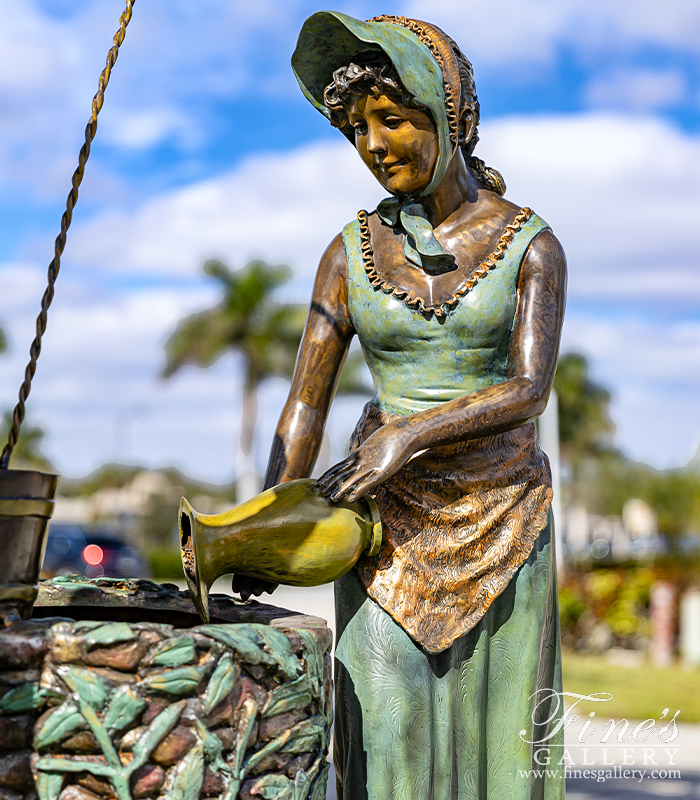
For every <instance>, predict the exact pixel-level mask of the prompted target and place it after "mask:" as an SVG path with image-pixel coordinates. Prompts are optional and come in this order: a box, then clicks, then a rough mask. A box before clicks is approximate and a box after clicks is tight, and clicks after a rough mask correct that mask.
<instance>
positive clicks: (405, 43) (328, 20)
mask: <svg viewBox="0 0 700 800" xmlns="http://www.w3.org/2000/svg"><path fill="white" fill-rule="evenodd" d="M369 50H381V51H384V53H386V55H387V56H388V57H389V59H390V60H391V62H392V64H393V65H394V67H395V69H396V71H397V72H398V74H399V77H400V78H401V82H402V84H403V86H404V88H405V89H406V91H407V92H409V93H410V94H411V95H412V96H413V97H414V98H415V100H416V102H417V103H418V104H419V105H420V106H422V107H424V108H425V109H427V110H428V111H429V112H430V114H431V116H432V118H433V122H434V124H435V127H436V130H437V138H438V158H437V162H436V165H435V169H434V171H433V175H432V178H431V180H430V182H429V184H428V186H427V187H426V188H425V189H424V190H423V191H422V192H421V193H420V195H418V196H412V197H391V198H389V199H387V200H383V201H382V202H381V203H380V204H379V205H378V206H377V213H378V214H379V216H380V218H381V219H382V220H383V221H384V222H385V223H387V224H389V225H391V226H393V227H398V228H400V229H402V230H403V231H404V233H405V234H406V237H405V243H404V252H405V254H406V258H407V259H408V260H409V261H411V262H412V263H414V264H417V265H418V266H421V267H423V268H424V269H426V270H427V271H432V270H435V271H438V272H441V271H444V270H445V269H449V268H451V266H452V264H453V263H454V257H453V256H452V255H451V254H449V253H447V252H446V251H445V250H444V249H443V248H442V246H441V245H440V243H439V242H438V241H437V239H436V237H435V231H434V230H433V227H432V225H431V224H430V222H429V221H428V219H427V214H426V212H425V210H424V208H423V206H422V201H421V198H422V197H424V196H426V195H429V194H431V193H432V192H434V191H435V189H436V188H437V187H438V186H439V185H440V183H441V181H442V179H443V178H444V177H445V173H446V171H447V167H448V165H449V163H450V160H451V159H452V156H453V155H454V152H455V150H456V149H457V147H458V138H459V108H460V99H461V91H462V88H461V81H460V75H459V64H458V62H457V58H456V56H455V53H454V51H453V49H452V46H451V44H450V42H449V40H448V38H447V36H446V35H445V34H444V33H443V31H441V30H440V28H438V27H436V26H435V25H431V24H430V23H427V22H421V21H419V20H414V19H407V18H406V17H395V16H380V17H374V18H373V19H371V20H369V21H367V22H363V21H361V20H357V19H354V18H353V17H349V16H347V15H346V14H341V13H339V12H335V11H318V12H316V13H315V14H312V15H311V16H310V17H309V18H308V19H307V20H306V22H305V23H304V25H303V26H302V29H301V32H300V34H299V39H298V41H297V46H296V49H295V50H294V54H293V55H292V69H293V70H294V74H295V76H296V79H297V81H298V82H299V86H300V87H301V90H302V92H303V93H304V96H305V97H306V99H307V100H309V102H310V103H311V104H312V105H313V106H314V107H315V108H316V109H318V111H320V112H321V113H322V114H323V115H324V116H326V117H330V113H329V111H328V109H327V108H326V106H325V105H324V98H323V93H324V90H325V88H326V86H327V85H328V84H329V83H331V82H332V81H333V72H334V71H335V70H336V69H338V68H340V67H342V66H343V65H345V64H349V63H350V61H351V60H352V59H353V58H354V57H355V56H357V55H359V54H360V53H365V52H367V51H369ZM343 133H344V134H345V135H346V136H347V137H348V139H350V141H351V142H353V143H354V139H353V132H352V130H344V131H343Z"/></svg>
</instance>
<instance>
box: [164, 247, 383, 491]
mask: <svg viewBox="0 0 700 800" xmlns="http://www.w3.org/2000/svg"><path fill="white" fill-rule="evenodd" d="M204 271H205V273H206V274H207V275H209V276H211V277H212V278H215V279H216V280H217V281H219V283H220V284H221V286H222V289H223V292H224V296H223V299H222V300H221V302H220V303H218V304H217V305H216V306H214V307H213V308H209V309H206V310H205V311H200V312H198V313H196V314H193V315H191V316H189V317H186V318H185V319H183V320H181V321H180V322H179V323H178V325H177V327H176V329H175V331H174V332H173V334H172V335H171V336H170V338H169V339H168V341H167V342H166V344H165V355H166V365H165V369H164V370H163V377H165V378H169V377H170V376H171V375H173V374H174V373H175V372H177V370H178V369H179V368H180V367H182V366H183V365H185V364H195V365H197V366H199V367H208V366H210V365H211V364H213V363H214V362H215V361H216V360H217V359H218V358H220V357H221V356H222V355H223V354H224V353H225V352H227V351H228V350H230V349H233V350H237V351H238V352H239V353H240V354H241V355H242V356H243V360H244V380H243V413H242V420H241V440H240V451H241V460H242V462H243V463H242V464H241V465H240V468H239V475H241V474H245V473H248V474H252V473H253V457H252V456H253V442H254V433H255V424H256V420H257V406H258V403H257V392H258V388H259V387H260V384H261V383H262V382H263V381H264V380H265V379H266V378H269V377H272V376H279V377H284V378H291V377H292V373H293V371H294V364H295V361H296V353H297V349H298V347H299V342H300V341H301V336H302V333H303V331H304V323H305V321H306V314H307V308H306V306H303V305H298V304H292V303H280V302H278V301H275V300H274V299H273V293H274V292H275V290H276V289H278V288H279V287H280V286H282V285H283V284H285V283H286V282H287V281H288V280H289V279H290V277H291V271H290V270H289V268H288V267H284V266H270V265H268V264H266V263H265V262H263V261H251V262H250V263H249V264H248V265H247V266H245V267H244V268H243V269H240V270H237V271H235V272H234V271H232V270H230V269H229V268H228V267H227V266H225V265H224V264H222V263H221V262H220V261H207V262H206V264H205V265H204ZM348 361H350V359H348ZM351 363H352V364H354V363H355V360H353V361H352V362H351ZM346 371H347V370H346ZM342 391H344V392H345V393H346V394H347V393H359V392H365V391H367V388H366V387H365V386H364V385H363V384H362V382H361V381H360V380H359V378H358V377H357V369H356V368H355V369H353V368H351V370H350V372H349V373H348V375H347V376H346V377H345V378H344V381H343V386H342ZM239 485H240V482H239ZM240 499H244V498H240Z"/></svg>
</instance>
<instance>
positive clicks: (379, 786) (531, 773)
mask: <svg viewBox="0 0 700 800" xmlns="http://www.w3.org/2000/svg"><path fill="white" fill-rule="evenodd" d="M335 604H336V625H337V646H336V651H335V659H336V660H335V676H336V679H335V739H334V763H335V769H336V777H337V792H338V800H560V799H561V798H563V797H564V768H563V766H561V765H560V764H559V763H558V762H560V761H561V760H562V755H563V731H562V730H557V729H558V728H560V727H561V726H560V725H559V724H558V722H559V718H560V716H561V714H562V713H563V707H562V706H561V695H560V694H558V693H561V691H562V685H561V652H560V637H559V614H558V604H557V581H556V563H555V559H554V542H553V524H552V522H551V517H550V520H549V523H548V524H547V526H546V527H545V528H544V530H542V532H541V533H540V535H539V536H538V538H537V540H536V542H535V545H534V548H533V550H532V552H531V553H530V556H529V557H528V559H527V561H526V562H525V563H524V564H523V565H522V566H521V567H520V568H519V570H518V572H517V573H516V574H515V575H514V577H513V578H512V579H511V581H510V582H509V583H508V585H507V586H506V588H505V590H504V591H503V592H502V593H501V594H500V595H499V596H498V597H497V598H496V599H495V600H494V602H493V603H492V605H491V607H490V608H489V609H488V611H487V612H486V614H485V615H484V616H483V617H482V619H481V620H480V621H479V623H478V624H477V625H476V627H474V628H473V629H472V630H471V631H469V633H467V634H465V635H464V636H462V637H461V638H459V639H457V640H456V641H455V642H454V643H453V644H452V646H451V647H449V648H448V649H447V650H444V651H442V652H441V653H439V654H437V655H430V654H428V653H426V652H425V651H424V650H423V649H422V648H421V647H420V646H419V645H417V644H416V643H415V642H414V641H413V640H412V639H411V638H410V637H409V636H408V634H407V633H406V632H405V631H404V630H403V629H402V628H401V627H400V626H399V625H398V624H397V623H396V622H395V621H394V620H393V619H392V617H390V616H389V614H387V613H386V612H385V611H384V610H383V609H382V608H381V607H380V606H379V605H378V604H377V603H375V602H374V601H373V600H372V599H371V598H369V597H368V596H367V593H366V591H365V589H364V587H363V585H362V583H361V582H360V580H359V579H358V577H357V575H356V573H355V571H354V570H351V571H350V572H349V573H348V574H347V575H346V576H344V577H343V578H342V579H341V580H340V581H338V582H337V583H336V586H335ZM553 731H556V732H555V733H554V734H553V735H552V732H553ZM547 761H549V763H548V764H547V763H546V762H547Z"/></svg>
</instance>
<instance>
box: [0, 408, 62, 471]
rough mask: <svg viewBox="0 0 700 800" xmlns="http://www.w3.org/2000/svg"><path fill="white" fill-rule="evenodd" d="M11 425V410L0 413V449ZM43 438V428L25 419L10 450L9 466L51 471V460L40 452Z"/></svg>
mask: <svg viewBox="0 0 700 800" xmlns="http://www.w3.org/2000/svg"><path fill="white" fill-rule="evenodd" d="M11 425H12V412H11V411H5V412H4V414H3V415H2V424H0V450H1V449H2V446H3V445H4V444H5V442H6V441H7V435H8V433H9V432H10V427H11ZM43 440H44V431H43V429H42V428H38V427H35V426H32V425H30V424H29V423H28V421H27V420H26V419H25V420H24V422H23V423H22V430H21V432H20V437H19V439H18V440H17V444H16V445H15V449H14V450H13V451H12V460H11V462H10V466H11V467H12V468H13V469H38V470H45V471H48V472H51V471H52V470H53V467H52V465H51V462H50V461H49V460H48V458H46V456H45V455H44V454H43V453H42V452H41V444H42V442H43Z"/></svg>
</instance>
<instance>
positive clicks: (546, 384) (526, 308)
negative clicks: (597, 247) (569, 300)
mask: <svg viewBox="0 0 700 800" xmlns="http://www.w3.org/2000/svg"><path fill="white" fill-rule="evenodd" d="M565 296H566V258H565V256H564V251H563V250H562V247H561V245H560V244H559V242H558V240H557V239H556V237H555V236H554V234H552V232H551V231H549V230H546V231H542V232H541V233H540V234H538V235H537V236H536V237H535V238H534V239H533V241H532V242H531V244H530V246H529V248H528V250H527V252H526V254H525V257H524V259H523V263H522V266H521V268H520V274H519V279H518V307H517V311H516V317H515V324H514V328H513V333H512V334H511V341H510V349H509V354H508V363H509V377H508V379H507V380H506V381H504V382H503V383H498V384H495V385H494V386H489V387H487V388H484V389H479V390H478V391H476V392H472V393H471V394H468V395H465V396H464V397H460V398H457V399H455V400H451V401H449V402H446V403H442V404H441V405H439V406H436V407H435V408H431V409H429V410H427V411H421V412H419V413H417V414H411V415H408V416H405V417H400V418H399V419H396V420H393V421H392V422H390V423H388V424H386V425H384V426H383V427H382V428H380V429H379V430H378V431H376V432H375V433H374V434H372V436H370V437H369V438H368V439H367V440H366V441H365V442H364V443H363V444H362V445H361V447H359V448H358V449H357V450H356V451H355V452H354V453H353V454H351V455H350V456H349V457H348V458H347V459H345V460H344V461H342V462H341V463H340V464H337V465H336V466H335V467H333V468H332V469H330V470H329V471H328V472H326V474H325V475H324V476H323V477H322V478H321V479H320V480H319V487H320V489H321V490H322V491H323V492H324V494H326V495H328V496H331V497H332V498H333V499H338V498H340V497H347V498H348V499H349V500H353V499H355V498H356V497H359V496H360V495H362V494H365V493H367V492H370V491H371V490H372V489H373V488H374V487H375V486H377V485H378V484H380V483H381V482H382V481H385V480H386V479H387V478H388V477H390V476H391V475H393V474H394V473H395V472H396V471H397V470H398V469H400V468H401V467H402V466H403V465H404V464H405V463H406V462H407V461H408V460H409V459H410V458H411V456H413V455H415V454H416V453H419V452H420V451H422V450H425V449H427V448H429V447H434V446H436V445H440V444H449V443H452V442H459V441H465V440H468V439H474V438H477V437H480V436H487V435H489V434H494V433H500V432H502V431H506V430H510V429H512V428H517V427H518V426H520V425H523V424H524V423H526V422H528V421H530V420H532V419H534V418H535V417H537V416H539V415H540V414H541V413H542V411H544V409H545V406H546V405H547V400H548V398H549V393H550V391H551V388H552V382H553V381H554V373H555V370H556V364H557V355H558V352H559V340H560V336H561V327H562V323H563V319H564V304H565Z"/></svg>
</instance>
